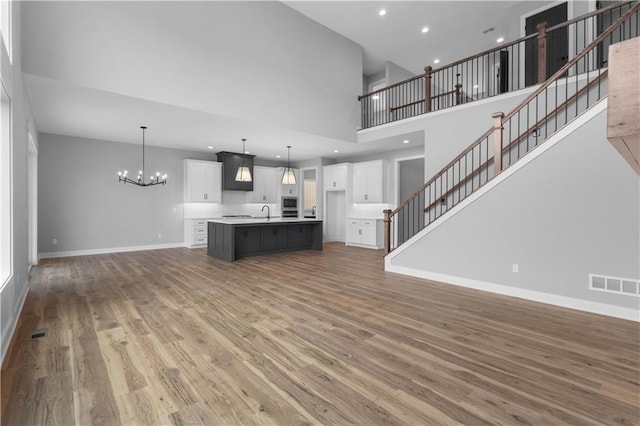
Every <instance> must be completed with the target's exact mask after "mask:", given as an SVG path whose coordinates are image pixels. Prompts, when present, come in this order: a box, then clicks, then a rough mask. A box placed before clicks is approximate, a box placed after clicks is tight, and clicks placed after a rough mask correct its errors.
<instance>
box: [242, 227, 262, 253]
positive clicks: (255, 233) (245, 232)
mask: <svg viewBox="0 0 640 426" xmlns="http://www.w3.org/2000/svg"><path fill="white" fill-rule="evenodd" d="M260 230H261V228H259V227H246V228H236V256H237V257H241V256H246V255H248V254H251V253H257V252H259V251H260V240H261V238H260V237H261V232H260Z"/></svg>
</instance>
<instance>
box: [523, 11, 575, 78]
mask: <svg viewBox="0 0 640 426" xmlns="http://www.w3.org/2000/svg"><path fill="white" fill-rule="evenodd" d="M566 21H567V3H566V2H565V3H562V4H559V5H557V6H554V7H552V8H549V9H547V10H544V11H542V12H540V13H537V14H535V15H532V16H529V17H528V18H527V19H526V21H525V33H526V34H527V35H529V34H534V33H537V32H538V30H537V28H536V27H537V26H538V24H540V23H542V22H546V23H547V28H551V27H553V26H554V25H558V24H561V23H563V22H566ZM568 60H569V34H568V31H567V27H564V28H560V29H557V30H555V31H552V32H550V33H547V71H546V72H547V75H546V76H545V80H546V79H547V78H549V77H550V76H552V75H553V74H554V73H555V72H556V71H558V70H559V69H560V68H562V66H563V65H564V64H566V63H567V61H568ZM524 78H525V85H526V86H531V85H533V84H537V83H538V39H537V38H535V37H534V38H532V39H529V40H527V41H526V42H525V77H524Z"/></svg>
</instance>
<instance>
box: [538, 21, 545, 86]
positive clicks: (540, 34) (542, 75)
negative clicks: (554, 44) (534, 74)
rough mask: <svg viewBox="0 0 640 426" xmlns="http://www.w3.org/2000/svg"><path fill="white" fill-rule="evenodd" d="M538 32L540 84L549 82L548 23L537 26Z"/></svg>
mask: <svg viewBox="0 0 640 426" xmlns="http://www.w3.org/2000/svg"><path fill="white" fill-rule="evenodd" d="M536 29H537V30H538V83H539V84H542V83H544V82H545V81H546V80H547V22H546V21H545V22H540V23H539V24H538V25H536Z"/></svg>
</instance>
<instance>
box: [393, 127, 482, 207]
mask: <svg viewBox="0 0 640 426" xmlns="http://www.w3.org/2000/svg"><path fill="white" fill-rule="evenodd" d="M491 133H493V127H491V128H490V129H489V130H488V131H486V132H485V133H484V134H483V135H482V136H480V137H479V138H478V139H477V140H476V141H475V142H474V143H472V144H471V145H469V146H468V147H467V148H466V149H465V150H464V151H462V152H461V153H460V154H458V156H457V157H456V158H454V159H453V160H451V161H450V162H449V164H447V165H446V166H444V167H443V168H442V169H441V170H440V171H439V172H438V173H436V174H435V175H434V176H433V177H432V178H431V179H429V180H428V181H427V183H425V184H424V185H422V186H421V187H420V189H418V190H417V191H416V192H414V193H413V194H412V195H411V196H410V197H409V198H407V199H406V200H404V202H402V204H400V205H399V206H398V207H396V208H395V209H394V210H393V211H392V212H391V216H395V215H396V214H397V213H398V212H399V211H400V209H402V208H403V207H404V206H406V205H407V204H409V202H410V201H411V200H412V199H413V198H415V197H417V196H418V195H420V193H421V192H422V191H424V190H425V189H427V187H428V186H429V185H431V184H432V183H433V182H435V181H436V180H437V179H438V177H439V176H440V175H442V174H443V173H444V172H445V171H446V170H447V169H448V168H449V167H451V166H453V165H454V164H455V163H457V162H458V160H460V159H461V158H463V157H464V156H465V155H467V154H468V153H469V152H471V150H473V149H475V147H476V146H477V145H478V144H479V143H480V142H482V141H483V140H484V139H486V138H488V137H489V135H491Z"/></svg>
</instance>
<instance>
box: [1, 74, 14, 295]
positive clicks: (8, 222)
mask: <svg viewBox="0 0 640 426" xmlns="http://www.w3.org/2000/svg"><path fill="white" fill-rule="evenodd" d="M0 91H1V92H2V93H1V97H2V103H1V105H0V286H2V285H4V284H5V283H6V282H7V280H8V279H9V278H10V277H11V266H12V259H11V245H12V243H13V236H12V229H13V227H12V217H11V215H12V201H13V200H12V198H13V197H12V196H13V194H12V172H11V165H12V161H11V156H12V153H11V146H12V143H11V99H10V98H9V95H8V94H7V90H6V88H5V86H4V84H3V82H2V81H1V80H0Z"/></svg>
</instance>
